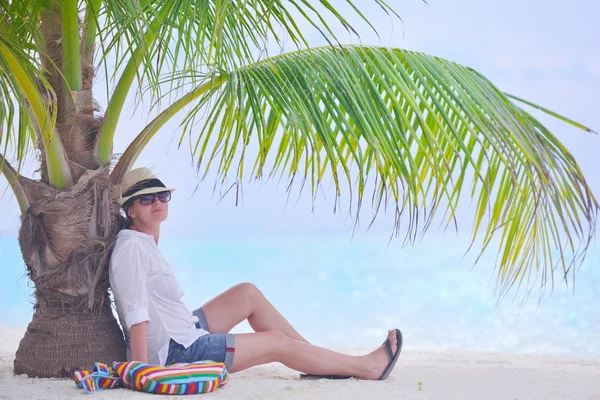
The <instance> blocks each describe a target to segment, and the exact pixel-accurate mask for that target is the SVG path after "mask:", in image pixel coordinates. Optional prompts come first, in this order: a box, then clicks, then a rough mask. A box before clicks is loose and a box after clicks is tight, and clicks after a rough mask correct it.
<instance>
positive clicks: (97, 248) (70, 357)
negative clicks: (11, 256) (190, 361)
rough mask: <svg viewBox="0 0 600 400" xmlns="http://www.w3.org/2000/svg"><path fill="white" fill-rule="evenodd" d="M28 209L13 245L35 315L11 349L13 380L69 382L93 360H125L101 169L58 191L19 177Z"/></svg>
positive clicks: (116, 219)
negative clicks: (31, 288)
mask: <svg viewBox="0 0 600 400" xmlns="http://www.w3.org/2000/svg"><path fill="white" fill-rule="evenodd" d="M19 183H20V184H21V186H22V188H23V191H24V192H25V194H26V195H27V198H28V199H29V202H30V206H29V208H28V209H27V211H26V212H25V213H24V214H23V215H22V217H21V218H22V219H21V229H20V231H19V246H20V248H21V252H22V255H23V260H24V261H25V264H26V265H27V272H28V275H29V277H30V279H31V280H32V282H33V283H34V285H35V289H36V290H35V297H36V304H35V309H34V310H35V311H34V315H33V320H32V321H31V323H30V324H29V326H28V327H27V331H26V333H25V337H24V338H23V339H22V340H21V343H20V345H19V348H18V350H17V354H16V358H15V362H14V368H15V373H17V374H27V375H28V376H31V377H34V376H37V377H58V378H60V377H70V376H72V374H73V372H74V371H76V370H83V369H90V368H91V367H92V366H93V365H94V363H95V362H104V363H110V362H112V361H118V360H125V359H126V356H125V344H124V338H123V334H122V331H121V329H120V327H119V325H118V324H117V321H116V319H115V317H114V315H113V313H112V310H111V306H110V298H109V295H108V289H109V280H108V263H109V259H110V255H111V253H112V248H113V246H114V243H115V238H116V233H117V232H118V230H119V229H120V227H121V226H122V217H121V216H120V215H119V210H118V206H117V205H116V204H115V203H114V202H113V201H111V198H112V194H111V191H112V190H113V187H112V184H111V182H110V177H109V173H108V168H100V169H98V170H91V171H86V173H85V174H83V175H82V176H81V177H80V179H79V181H78V182H77V183H76V184H75V185H74V186H73V187H72V188H71V189H69V190H68V191H66V192H63V191H59V190H57V189H54V188H51V187H49V186H47V185H45V184H44V183H43V182H39V181H34V180H31V179H26V178H23V177H20V179H19Z"/></svg>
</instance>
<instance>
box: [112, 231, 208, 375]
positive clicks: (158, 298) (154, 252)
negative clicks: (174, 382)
mask: <svg viewBox="0 0 600 400" xmlns="http://www.w3.org/2000/svg"><path fill="white" fill-rule="evenodd" d="M109 279H110V285H111V287H112V291H113V295H114V297H115V304H116V306H117V313H118V315H119V320H120V321H121V325H122V327H123V332H124V333H125V340H126V343H129V331H130V329H131V327H132V326H133V325H136V324H139V323H141V322H144V321H149V322H148V330H147V332H148V333H147V337H148V344H147V346H148V364H153V365H165V363H166V361H167V354H168V352H169V341H170V339H173V340H175V341H176V342H178V343H180V344H181V345H183V346H184V347H186V348H187V347H188V346H190V345H191V344H192V343H193V342H194V341H195V340H196V339H198V338H199V337H200V336H203V335H206V334H207V333H208V332H207V331H205V330H203V329H198V328H196V322H198V317H196V316H194V315H193V314H192V313H191V312H190V311H189V310H188V309H187V308H186V306H185V304H184V303H183V302H182V301H181V298H182V297H183V295H184V292H183V290H181V288H180V287H179V285H178V284H177V279H176V278H175V273H174V272H173V270H172V269H171V267H170V266H169V264H168V263H167V262H166V260H165V259H164V258H163V256H162V254H160V251H159V249H158V246H157V245H156V242H155V241H154V237H153V236H152V235H148V234H145V233H142V232H138V231H134V230H131V229H123V230H122V231H120V232H119V233H118V234H117V241H116V244H115V248H114V250H113V253H112V256H111V259H110V264H109ZM129 358H130V355H129V351H128V359H129Z"/></svg>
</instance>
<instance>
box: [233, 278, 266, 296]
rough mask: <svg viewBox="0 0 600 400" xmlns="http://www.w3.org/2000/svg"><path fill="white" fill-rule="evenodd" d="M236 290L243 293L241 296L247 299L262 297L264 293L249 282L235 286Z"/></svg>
mask: <svg viewBox="0 0 600 400" xmlns="http://www.w3.org/2000/svg"><path fill="white" fill-rule="evenodd" d="M235 288H236V289H237V290H238V291H239V292H240V293H241V295H242V296H243V297H245V298H247V299H250V300H252V299H256V298H258V297H260V296H262V295H263V294H262V292H261V291H260V290H258V288H257V287H256V285H254V284H253V283H249V282H244V283H239V284H237V285H236V286H235Z"/></svg>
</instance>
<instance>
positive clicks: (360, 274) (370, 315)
mask: <svg viewBox="0 0 600 400" xmlns="http://www.w3.org/2000/svg"><path fill="white" fill-rule="evenodd" d="M160 248H161V251H162V252H163V254H164V255H165V257H166V259H167V260H168V261H169V263H170V265H171V266H172V267H173V269H174V270H175V272H176V275H177V277H178V279H179V282H180V285H181V286H182V288H183V289H184V291H185V292H186V295H185V297H184V301H185V302H186V304H187V305H188V307H189V308H190V309H193V308H196V307H198V306H200V305H202V304H203V303H204V302H206V301H207V300H209V299H210V298H212V297H214V296H215V295H217V294H219V293H220V292H222V291H224V290H225V289H227V288H228V287H230V286H232V285H234V284H236V283H239V282H252V283H254V284H255V285H256V286H258V287H259V288H260V289H261V290H262V291H263V293H265V295H266V296H267V298H269V299H270V300H271V302H272V303H273V304H274V305H275V306H276V307H277V308H278V309H279V310H280V311H281V312H282V313H283V315H284V316H286V317H287V318H288V320H290V322H291V323H292V324H293V325H294V326H295V327H296V328H297V329H298V330H299V331H300V332H301V333H302V334H303V335H304V336H305V337H306V338H307V339H308V340H310V341H311V342H313V343H315V344H318V345H322V346H333V347H358V348H369V347H375V346H377V345H378V344H380V343H381V342H382V341H383V338H384V337H385V333H386V331H387V329H389V328H392V327H399V328H400V329H402V331H403V333H404V337H405V346H406V347H407V348H411V349H423V350H472V351H494V352H510V353H527V354H548V355H563V356H572V357H599V356H600V345H599V344H598V330H599V328H600V307H598V306H597V303H596V302H595V299H597V290H598V287H600V270H599V269H598V268H597V266H598V265H599V264H600V252H599V251H598V249H597V248H592V249H591V251H590V252H589V253H588V256H587V258H586V261H585V262H584V264H583V266H582V268H581V269H580V270H579V271H578V272H577V274H576V281H575V287H574V288H573V286H572V284H570V285H569V287H568V288H567V287H565V285H564V284H557V286H556V287H555V289H554V290H553V291H552V293H550V290H547V291H546V292H545V294H542V292H541V291H539V289H537V288H536V287H534V288H533V289H532V290H531V291H530V292H529V295H528V296H526V295H527V293H526V291H525V290H524V289H521V290H520V291H518V292H516V293H513V296H509V297H506V298H504V299H503V300H502V301H500V302H498V297H497V296H496V294H495V292H494V289H495V287H496V286H495V282H496V280H495V275H494V269H493V260H494V255H493V254H488V255H486V256H484V257H483V258H482V259H481V260H480V261H479V263H478V264H477V265H476V266H475V267H474V268H473V265H472V261H473V259H474V257H475V254H469V255H467V256H466V257H463V256H464V251H465V249H466V248H467V243H466V242H465V241H464V240H459V239H455V238H452V237H446V236H443V237H442V236H440V237H435V236H433V237H432V235H429V237H428V239H427V241H423V242H420V243H417V244H415V245H413V246H410V247H405V248H402V247H401V246H400V243H399V242H395V241H392V242H391V243H390V244H389V245H388V238H387V237H385V236H369V237H363V238H360V239H355V240H352V239H351V237H350V236H349V235H346V236H327V235H322V236H299V237H285V238H283V237H282V238H272V237H270V238H269V237H263V238H225V237H223V238H211V239H207V238H189V237H188V238H180V237H173V238H166V237H165V238H161V243H160ZM0 268H2V280H1V281H0V310H1V311H2V312H1V313H0V325H1V326H26V324H27V323H28V322H29V320H30V318H31V308H32V306H31V304H32V302H33V299H32V298H31V296H30V293H31V287H30V283H29V281H28V279H27V277H26V275H25V267H24V264H23V261H22V259H21V254H20V251H19V248H18V246H17V240H16V238H15V237H13V236H0ZM573 289H574V290H573ZM247 331H250V327H249V326H248V325H247V324H241V325H239V326H238V327H236V328H235V329H234V332H247Z"/></svg>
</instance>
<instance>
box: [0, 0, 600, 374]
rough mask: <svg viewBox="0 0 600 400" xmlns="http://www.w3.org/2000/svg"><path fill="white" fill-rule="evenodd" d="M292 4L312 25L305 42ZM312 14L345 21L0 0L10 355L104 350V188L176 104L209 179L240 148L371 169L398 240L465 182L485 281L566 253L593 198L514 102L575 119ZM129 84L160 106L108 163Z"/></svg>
mask: <svg viewBox="0 0 600 400" xmlns="http://www.w3.org/2000/svg"><path fill="white" fill-rule="evenodd" d="M370 1H371V2H372V4H373V5H377V6H379V7H381V8H382V9H383V10H384V11H386V12H387V13H389V14H391V15H396V14H395V13H394V10H393V9H392V8H390V7H389V6H388V5H387V4H386V3H385V2H384V0H370ZM347 3H348V4H349V5H350V7H351V9H353V10H354V12H355V13H356V15H358V17H360V18H362V19H363V20H365V21H366V22H368V21H367V20H366V19H365V18H364V16H363V15H362V14H361V12H360V9H359V8H358V7H357V6H356V4H354V3H353V2H352V0H347ZM298 18H302V19H304V20H305V21H306V22H308V23H310V24H311V25H312V26H314V27H315V28H317V29H319V30H320V32H321V33H322V34H323V35H324V37H326V38H328V40H329V43H330V45H329V46H327V47H323V48H313V49H309V48H308V44H307V42H306V40H305V38H304V36H303V34H302V32H301V31H300V29H299V27H298V26H299V25H298ZM325 18H330V19H332V20H335V21H337V22H339V23H341V24H342V25H343V26H344V27H346V28H347V29H348V30H349V31H354V30H353V28H352V26H351V25H350V24H349V23H348V22H347V19H346V17H345V16H344V15H342V14H340V12H338V10H337V9H336V8H334V7H333V6H332V4H330V2H329V1H328V0H318V1H309V0H286V1H272V0H248V1H233V0H187V1H178V0H164V1H161V0H111V1H105V0H28V1H19V0H12V1H11V0H4V1H2V2H1V3H0V26H1V29H0V31H1V33H0V146H1V147H0V170H1V171H2V173H3V174H4V175H5V177H6V179H7V180H8V183H9V185H10V187H11V188H12V190H13V192H14V195H15V198H16V199H17V202H18V204H19V206H20V210H21V213H22V217H21V219H22V224H21V228H20V231H19V245H20V247H21V250H22V254H23V259H24V261H25V264H26V267H27V272H28V275H29V277H30V278H31V280H32V281H33V283H34V285H35V296H36V304H35V312H34V315H33V319H32V321H31V323H30V324H29V326H28V328H27V331H26V333H25V336H24V338H23V339H22V341H21V344H20V346H19V349H18V351H17V354H16V359H15V364H14V367H15V373H17V374H23V373H24V374H27V375H29V376H39V377H66V376H69V375H71V374H72V372H73V371H74V370H77V369H82V368H86V367H90V365H92V363H93V362H95V361H105V362H107V361H112V360H119V359H124V357H125V356H124V345H123V337H122V333H121V330H120V328H119V326H118V324H117V322H116V320H115V318H114V317H113V314H112V312H111V309H110V300H109V295H108V289H109V285H108V279H107V265H108V258H109V256H110V252H111V249H112V246H113V244H114V237H115V233H116V232H117V231H118V229H120V218H121V217H120V215H119V209H118V207H117V206H116V204H115V202H114V201H113V200H114V198H115V196H116V193H117V190H118V187H119V184H120V182H121V181H122V179H123V176H124V174H125V173H126V172H127V171H128V170H129V169H130V168H131V166H132V165H133V164H134V162H135V160H136V158H137V157H138V155H139V154H140V152H141V151H142V150H143V149H144V147H145V146H146V144H147V143H148V142H149V141H150V140H151V139H152V138H153V137H154V136H155V135H156V134H157V133H158V132H159V131H160V129H161V127H162V126H163V125H164V124H165V123H166V122H167V121H169V120H170V119H171V118H173V116H174V115H176V114H178V113H179V112H180V111H182V110H184V111H183V113H184V115H185V118H184V119H183V131H182V132H183V133H182V135H181V140H180V144H181V143H182V142H183V140H184V139H185V140H186V141H187V142H189V146H190V151H191V152H192V154H193V155H194V156H195V157H197V159H198V169H199V170H200V169H202V170H203V171H205V172H206V171H208V170H211V171H216V173H217V175H218V177H219V178H218V179H220V178H223V179H224V178H225V177H226V176H231V174H230V171H231V172H232V174H233V176H234V177H235V179H236V181H237V182H240V181H241V179H242V177H243V176H244V172H246V174H247V173H248V171H247V168H249V166H252V167H253V169H252V172H251V175H252V176H253V177H255V178H261V177H271V176H273V175H275V174H281V175H282V176H286V179H288V180H289V181H290V182H291V181H293V180H294V178H296V177H299V179H301V180H302V184H303V185H304V184H305V182H306V181H308V182H310V187H311V192H312V194H313V196H314V194H315V193H316V190H317V189H318V188H319V185H320V184H321V182H322V181H323V180H324V179H325V177H326V176H327V177H328V179H329V178H330V179H332V180H333V182H334V184H335V187H336V194H337V195H338V196H339V195H340V194H341V191H342V186H343V185H347V187H348V188H350V190H351V192H352V193H354V194H355V198H356V199H357V202H358V204H359V206H360V204H361V202H362V199H363V195H364V194H365V190H367V187H374V192H373V200H372V202H373V206H374V209H375V211H376V212H377V211H378V210H379V209H380V207H381V206H386V205H387V204H392V209H393V210H394V213H395V221H396V226H397V227H398V228H399V227H400V226H401V225H400V223H401V221H408V224H407V226H406V227H405V228H403V229H405V231H404V234H405V235H406V238H407V239H408V240H412V239H414V237H415V235H417V234H418V232H419V230H420V231H421V232H423V231H425V230H426V229H427V227H428V226H429V225H430V223H431V221H432V219H433V216H434V215H436V214H439V212H438V208H439V207H440V205H442V204H443V205H445V210H444V214H443V218H444V221H446V222H447V223H448V224H450V223H452V222H453V221H454V219H455V217H456V216H455V211H456V206H457V204H458V201H459V199H460V198H461V197H462V196H461V195H464V192H467V193H466V194H467V196H469V195H470V196H471V197H472V198H473V199H475V204H476V206H475V207H474V219H475V225H474V232H473V240H475V238H476V237H477V238H480V239H481V240H482V242H481V251H483V250H485V249H486V248H487V247H488V245H489V244H490V243H491V241H492V239H493V238H496V237H498V236H499V243H500V247H499V249H500V250H499V253H498V254H499V257H498V265H497V270H498V278H499V283H500V284H501V287H502V288H503V289H508V288H510V287H511V286H512V285H515V284H516V285H521V283H523V282H524V278H525V277H526V276H528V275H529V273H530V272H531V271H532V270H533V269H535V270H536V271H538V273H541V274H543V276H544V277H545V282H547V281H548V280H549V279H553V276H554V275H553V272H554V271H555V270H556V269H557V268H560V270H561V272H562V274H563V275H564V276H565V277H566V274H567V273H568V272H569V271H571V270H574V267H575V266H576V265H577V264H578V263H580V262H581V260H582V259H583V256H584V255H585V252H586V249H587V247H588V245H589V243H590V240H591V238H592V235H593V233H594V227H595V221H596V216H597V213H598V203H597V202H596V200H595V198H594V196H593V194H592V193H591V191H590V189H589V187H588V186H587V185H586V181H585V179H584V177H583V175H582V173H581V171H580V169H579V167H578V165H577V163H576V161H575V160H574V159H573V157H572V156H571V154H570V153H569V152H568V151H567V150H566V149H565V148H564V147H563V145H562V144H561V143H560V142H559V140H558V139H557V138H556V137H555V136H554V135H553V134H552V133H551V132H549V131H548V130H547V129H546V128H545V127H544V125H542V123H541V122H539V121H538V120H537V119H535V118H534V117H533V116H532V115H531V114H529V113H528V112H527V111H526V110H524V109H523V108H521V107H520V106H519V105H518V104H522V103H525V104H529V105H530V106H534V107H536V108H538V109H540V110H542V111H544V112H547V113H549V114H551V115H553V116H554V117H558V118H560V119H562V120H563V121H565V122H567V123H569V124H572V125H574V126H576V127H578V128H581V129H584V130H587V131H589V129H587V128H585V127H584V126H582V125H580V124H578V123H576V122H574V121H571V120H568V119H567V118H564V117H562V116H559V115H557V114H554V113H552V112H550V111H548V110H546V109H543V108H541V107H538V106H535V105H533V104H531V103H528V102H526V101H524V100H522V99H519V98H517V97H514V96H511V95H508V94H505V93H503V92H502V91H500V90H499V89H498V88H496V87H495V86H494V85H493V84H492V83H491V82H490V81H488V80H487V79H486V78H485V77H483V76H482V75H481V74H479V73H478V72H477V71H474V70H472V69H470V68H467V67H463V66H460V65H457V64H455V63H453V62H450V61H446V60H443V59H439V58H435V57H431V56H428V55H424V54H420V53H415V52H410V51H404V50H399V49H391V48H378V47H360V46H343V45H341V44H340V43H338V42H337V40H336V39H335V37H334V36H333V32H332V30H331V29H330V27H329V26H328V25H327V23H326V22H325ZM284 37H285V38H288V39H286V40H289V41H290V42H291V43H293V44H294V45H295V48H296V50H295V51H292V52H282V53H281V54H278V55H277V56H276V57H270V58H266V57H263V56H262V54H263V52H262V51H261V50H262V49H264V46H265V43H266V42H267V40H272V41H275V42H276V43H278V44H279V45H281V44H282V43H283V40H284V39H283V38H284ZM97 68H99V69H100V70H102V71H103V73H104V74H105V76H106V77H107V81H108V82H113V83H114V84H115V85H114V89H113V90H110V89H109V85H108V84H107V86H106V92H107V95H110V96H109V97H108V98H109V101H108V104H107V107H106V110H105V112H104V113H100V112H99V110H98V105H97V104H96V103H95V102H94V97H93V90H95V89H96V90H100V88H98V87H95V86H93V81H94V75H95V73H96V71H97ZM133 92H135V93H137V94H138V95H139V96H138V100H139V101H141V99H142V98H144V99H151V101H152V104H153V106H154V107H157V108H158V110H159V111H160V114H158V116H157V117H156V118H155V119H154V120H153V121H151V122H150V123H149V124H148V125H147V126H146V127H145V128H144V129H143V130H142V131H141V132H140V133H139V135H138V136H137V137H136V138H135V139H134V140H133V141H132V142H131V144H130V145H129V147H128V148H127V149H126V151H125V152H124V153H123V154H122V155H121V156H120V157H119V158H118V161H116V160H115V161H116V163H113V158H115V155H113V154H112V144H113V139H114V137H115V134H116V126H117V122H118V121H119V119H120V118H122V117H123V105H124V102H125V99H126V97H127V96H128V94H131V93H133ZM147 101H148V100H147ZM31 149H33V150H34V151H35V154H36V157H37V159H38V160H39V162H40V169H39V171H40V174H41V178H40V179H31V178H27V177H25V176H22V175H21V174H20V173H19V171H20V168H18V167H17V168H15V167H13V166H11V164H10V163H9V160H7V158H6V157H8V158H9V159H10V161H11V162H12V163H13V164H15V161H16V162H18V163H19V164H18V165H21V161H22V160H23V159H24V157H25V156H26V155H27V154H28V153H31V151H30V150H31ZM9 151H10V152H11V154H7V152H9ZM247 158H250V159H247ZM248 163H250V164H248ZM267 167H270V169H269V170H267ZM232 169H233V171H232ZM403 226H404V225H403ZM479 232H482V233H483V234H482V236H481V237H480V236H479V235H478V233H479ZM552 284H554V281H553V280H552Z"/></svg>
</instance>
